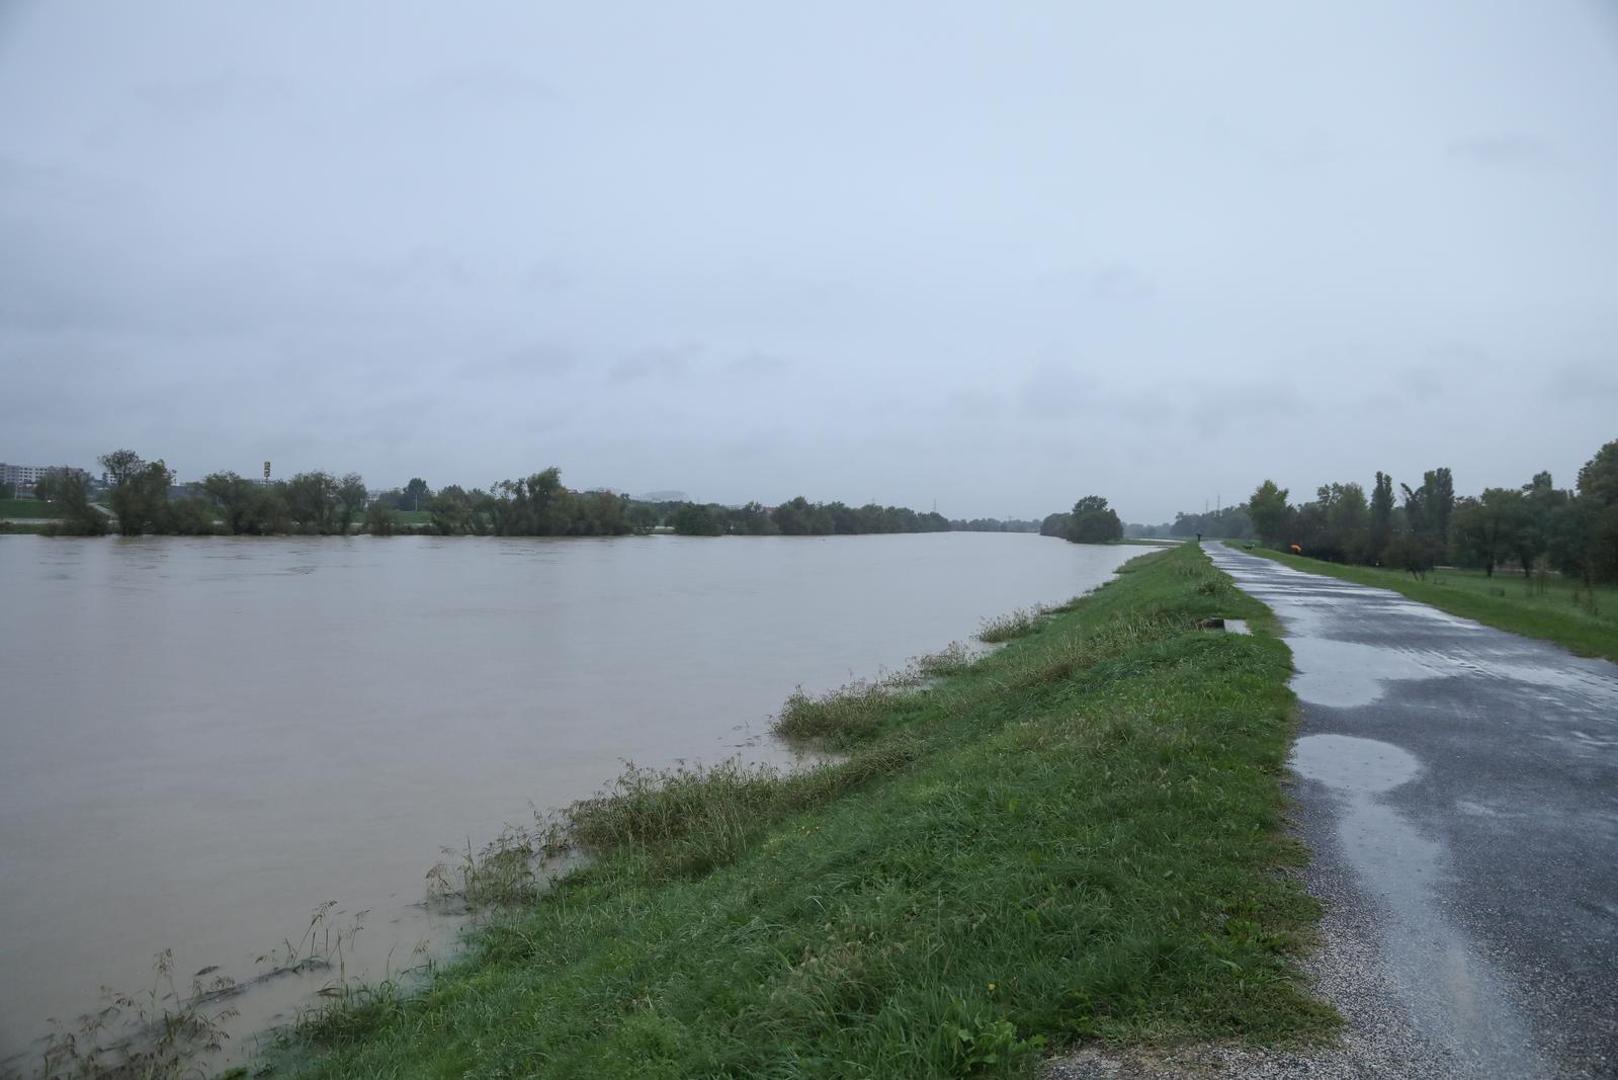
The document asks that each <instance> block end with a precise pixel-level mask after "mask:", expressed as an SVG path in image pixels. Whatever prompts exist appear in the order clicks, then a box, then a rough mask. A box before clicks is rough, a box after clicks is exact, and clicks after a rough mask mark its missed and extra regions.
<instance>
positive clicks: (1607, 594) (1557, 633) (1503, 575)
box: [1232, 541, 1618, 662]
mask: <svg viewBox="0 0 1618 1080" xmlns="http://www.w3.org/2000/svg"><path fill="white" fill-rule="evenodd" d="M1232 546H1233V547H1236V548H1238V549H1239V550H1243V551H1249V552H1251V553H1252V554H1254V555H1262V556H1264V557H1265V558H1267V559H1274V560H1275V561H1276V562H1278V563H1283V564H1285V565H1287V566H1290V567H1292V568H1293V569H1296V570H1306V571H1308V572H1310V573H1313V574H1326V575H1328V576H1330V577H1335V578H1341V579H1342V580H1344V581H1352V582H1354V583H1355V584H1357V585H1373V586H1376V587H1378V588H1383V589H1392V590H1394V591H1395V592H1399V593H1403V594H1404V595H1405V596H1408V597H1410V599H1412V600H1419V601H1420V602H1422V603H1424V604H1431V605H1432V606H1433V607H1435V608H1439V609H1440V610H1442V611H1447V612H1449V613H1450V614H1451V615H1459V616H1461V617H1462V618H1465V619H1474V620H1476V621H1477V622H1480V623H1483V624H1485V625H1487V626H1493V627H1496V628H1498V629H1500V630H1509V631H1511V632H1512V633H1514V634H1523V635H1525V636H1527V637H1537V638H1544V639H1545V640H1546V641H1554V642H1556V643H1557V644H1558V645H1561V646H1563V647H1564V648H1567V649H1569V650H1571V651H1573V652H1576V653H1578V654H1579V655H1580V656H1601V657H1605V658H1606V659H1608V660H1612V661H1615V662H1618V588H1612V587H1610V586H1605V587H1604V586H1597V587H1596V588H1594V589H1585V588H1584V587H1583V585H1582V584H1580V583H1579V582H1577V581H1575V580H1571V579H1568V578H1564V577H1562V576H1561V575H1559V574H1546V575H1535V576H1533V577H1527V578H1525V577H1523V576H1522V575H1521V574H1520V573H1518V574H1511V573H1507V572H1505V571H1503V570H1496V571H1495V573H1494V576H1493V577H1488V576H1486V575H1485V574H1484V573H1483V571H1481V570H1448V569H1446V570H1433V571H1431V572H1429V573H1428V574H1426V575H1425V576H1424V577H1422V578H1419V579H1418V578H1416V577H1414V576H1413V575H1411V574H1408V573H1406V572H1405V571H1403V570H1389V569H1384V568H1382V567H1375V566H1345V565H1343V564H1342V563H1331V562H1323V561H1321V560H1319V559H1311V558H1307V557H1305V556H1299V555H1291V554H1283V553H1282V552H1279V551H1274V550H1271V549H1269V548H1263V547H1256V546H1254V547H1249V546H1248V545H1246V544H1237V543H1235V542H1234V541H1232Z"/></svg>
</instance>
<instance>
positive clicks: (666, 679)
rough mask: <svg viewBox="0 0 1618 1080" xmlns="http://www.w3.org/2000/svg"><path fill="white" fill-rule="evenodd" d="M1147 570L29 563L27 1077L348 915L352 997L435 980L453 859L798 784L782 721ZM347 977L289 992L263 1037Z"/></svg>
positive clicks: (345, 554)
mask: <svg viewBox="0 0 1618 1080" xmlns="http://www.w3.org/2000/svg"><path fill="white" fill-rule="evenodd" d="M1137 551H1138V549H1135V548H1126V547H1080V546H1075V545H1072V544H1067V543H1063V542H1061V541H1058V540H1052V539H1046V538H1042V537H1037V536H1028V535H999V534H973V533H950V534H929V535H915V536H868V537H835V538H818V539H807V538H802V539H800V538H725V539H715V540H709V539H683V538H677V537H671V536H657V537H646V538H625V539H616V540H540V539H511V540H499V539H437V538H426V537H399V538H391V539H370V538H366V537H356V538H350V539H338V538H328V539H314V538H311V539H267V540H266V539H247V538H239V539H227V538H214V539H178V538H161V539H159V538H149V539H142V540H118V539H107V540H93V541H79V540H47V539H45V538H41V537H31V536H8V537H0V590H3V591H0V911H3V912H4V913H5V916H6V927H5V933H4V934H0V1062H5V1061H7V1060H10V1061H11V1062H12V1064H13V1065H14V1066H16V1067H22V1068H27V1067H29V1066H28V1062H27V1060H26V1058H19V1057H18V1055H32V1054H35V1053H37V1050H38V1044H37V1042H36V1040H37V1039H38V1038H39V1037H40V1036H41V1035H42V1034H44V1033H46V1032H47V1031H49V1030H50V1023H49V1019H50V1018H52V1017H56V1018H60V1019H61V1020H64V1021H66V1020H70V1019H71V1018H72V1017H74V1016H76V1015H78V1014H80V1013H83V1012H85V1011H86V1010H87V1009H90V1008H93V1007H95V1006H96V1005H97V1003H98V992H99V988H100V987H102V986H110V987H113V988H115V989H119V990H136V989H140V988H142V987H145V986H148V985H150V983H151V966H152V960H153V956H154V954H156V953H158V952H159V951H160V950H163V949H167V948H172V949H173V950H174V956H175V965H174V966H175V970H176V971H177V973H178V974H179V975H180V976H181V980H180V981H181V982H182V984H184V983H185V982H186V981H187V979H188V978H189V976H190V974H191V973H192V972H194V971H197V970H199V969H202V968H204V967H207V966H215V965H217V966H218V968H219V969H220V971H221V972H222V973H224V974H226V975H230V976H232V977H235V978H237V979H240V980H243V981H245V980H247V979H249V978H251V977H252V976H253V975H254V974H255V972H258V971H261V970H263V969H264V967H265V965H264V964H262V963H259V962H258V959H257V958H258V957H259V956H261V955H262V954H264V953H265V952H266V951H268V950H270V949H271V948H272V947H273V946H276V945H278V944H280V943H281V942H282V940H283V939H291V940H292V941H293V942H296V941H297V940H298V939H299V937H300V936H301V935H302V933H303V931H304V929H305V927H306V925H307V924H308V921H309V917H310V913H311V911H312V910H313V909H314V908H315V907H316V906H317V905H319V904H321V903H323V902H325V901H327V900H335V901H337V906H336V908H335V909H334V910H333V911H332V913H331V914H330V916H329V918H328V921H329V923H330V925H331V926H333V927H344V926H352V925H353V924H354V923H355V922H356V921H357V922H358V923H360V924H361V925H363V930H362V931H361V932H360V935H359V937H358V939H357V946H358V952H357V953H356V952H354V951H353V950H352V949H350V951H349V952H348V953H346V954H345V967H346V974H347V975H349V976H350V977H353V976H355V975H363V976H365V977H368V978H372V979H374V978H378V977H381V976H382V974H383V973H384V972H385V971H393V970H398V969H400V968H404V967H407V966H408V965H409V964H410V963H411V953H412V950H413V948H415V947H416V946H417V944H418V943H419V942H421V941H423V940H430V941H431V942H432V943H433V944H434V945H435V946H436V947H438V948H440V949H442V948H444V947H446V946H448V945H449V944H452V943H453V940H454V937H455V932H456V926H457V924H456V922H455V920H454V919H453V917H451V916H448V915H435V914H434V913H433V911H432V910H431V909H430V908H429V907H428V906H425V905H423V903H422V901H423V898H424V896H425V892H426V888H425V881H424V874H425V873H426V871H427V870H428V869H429V867H431V866H432V865H433V863H434V862H435V861H437V860H438V859H439V858H440V857H441V855H440V849H441V848H443V847H446V846H448V847H461V848H464V847H465V846H466V844H467V843H468V842H470V843H471V844H472V845H474V846H478V845H481V844H482V843H483V842H484V841H486V840H488V839H489V838H491V837H492V836H494V835H495V834H496V833H497V832H498V831H499V830H500V828H501V827H502V825H503V824H504V823H507V822H524V821H527V820H530V819H531V810H530V806H534V807H539V808H548V807H556V806H561V805H564V804H566V803H568V802H570V801H572V800H574V799H577V798H580V797H582V796H586V795H589V794H592V793H593V792H594V791H596V790H598V789H599V788H600V787H601V786H602V785H603V784H604V783H606V782H607V781H609V780H611V779H612V778H613V777H614V776H615V775H617V773H618V772H619V770H620V769H621V767H622V766H621V763H622V762H623V761H625V760H633V761H635V762H636V763H637V764H641V765H648V766H657V765H667V764H671V763H673V762H675V761H677V760H679V759H687V760H701V761H713V760H717V759H720V758H724V757H726V756H730V755H734V754H742V755H745V756H746V757H748V758H750V759H764V760H786V757H787V753H786V751H785V750H784V748H782V747H780V746H779V745H778V744H776V742H775V741H774V740H773V738H771V737H770V736H768V734H767V729H768V726H769V720H770V716H771V714H772V713H773V712H774V710H775V709H776V708H777V707H778V706H779V705H780V703H781V702H782V700H783V699H784V698H785V697H786V695H787V694H788V693H789V692H790V691H791V690H792V689H793V687H794V686H795V685H798V684H802V685H803V686H804V687H805V688H806V689H809V690H823V689H829V688H831V687H835V686H837V685H840V684H842V683H844V682H847V681H848V680H850V679H851V678H858V677H867V676H873V675H877V674H879V673H880V672H881V671H882V670H884V669H889V670H891V669H893V668H897V667H900V666H902V665H903V664H904V663H905V661H906V660H907V659H908V658H910V657H912V656H915V655H917V654H919V653H923V652H929V651H933V650H936V649H938V648H940V647H942V646H944V645H946V644H948V643H949V642H950V641H952V640H967V639H969V638H970V637H971V636H972V634H973V633H974V632H975V631H976V629H977V627H978V623H979V620H981V619H983V618H985V617H988V616H993V615H997V614H1001V613H1003V612H1006V611H1009V610H1011V609H1013V608H1016V607H1022V606H1027V605H1030V604H1034V603H1040V602H1057V601H1061V600H1065V599H1067V598H1068V597H1070V596H1073V595H1074V594H1076V593H1079V592H1083V591H1084V590H1086V589H1089V588H1091V587H1093V586H1095V585H1097V584H1098V583H1100V582H1101V581H1103V580H1104V579H1105V578H1106V577H1107V576H1108V575H1109V574H1110V573H1111V572H1112V571H1113V570H1114V569H1115V568H1116V567H1117V566H1118V565H1119V564H1120V563H1122V562H1123V561H1124V560H1125V559H1127V558H1129V557H1130V556H1132V555H1134V554H1136V553H1137ZM362 912H363V913H364V914H361V913H362ZM333 978H335V975H334V974H333V973H331V972H325V973H320V974H317V975H315V976H311V977H308V978H305V979H303V980H301V981H300V980H297V979H281V980H272V981H271V982H268V983H265V984H262V985H260V986H256V987H255V988H253V989H252V990H250V991H249V992H248V993H246V994H244V995H241V997H240V998H239V999H238V1002H237V1004H238V1007H239V1008H241V1009H242V1012H243V1019H242V1020H241V1021H239V1026H242V1027H244V1028H251V1027H262V1026H264V1025H265V1024H268V1023H273V1022H276V1021H277V1020H279V1019H282V1018H284V1017H285V1016H286V1015H287V1013H288V1010H290V1009H291V1008H293V1007H294V1006H296V1005H297V1004H298V1002H299V1000H300V999H305V998H306V997H307V995H308V994H309V993H310V992H311V991H312V990H314V989H315V988H317V987H318V986H319V985H320V983H321V982H322V981H325V982H330V981H331V980H332V979H333ZM241 1041H242V1040H241V1039H240V1038H239V1037H238V1038H237V1040H236V1042H237V1043H240V1042H241ZM0 1071H3V1068H0Z"/></svg>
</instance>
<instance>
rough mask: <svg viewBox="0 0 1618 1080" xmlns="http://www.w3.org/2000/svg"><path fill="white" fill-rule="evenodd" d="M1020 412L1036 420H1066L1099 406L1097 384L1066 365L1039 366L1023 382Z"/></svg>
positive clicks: (1087, 376) (1090, 412)
mask: <svg viewBox="0 0 1618 1080" xmlns="http://www.w3.org/2000/svg"><path fill="white" fill-rule="evenodd" d="M1020 402H1021V405H1022V413H1023V415H1024V416H1027V417H1029V418H1031V419H1035V420H1068V419H1072V418H1073V417H1076V416H1080V415H1083V414H1086V413H1089V414H1094V413H1096V412H1097V410H1098V408H1099V406H1100V394H1099V383H1098V382H1097V380H1096V379H1095V378H1094V377H1093V376H1090V375H1087V374H1084V373H1083V372H1080V371H1079V370H1077V369H1076V368H1074V367H1073V366H1071V365H1068V364H1055V363H1047V364H1041V365H1040V366H1039V367H1037V368H1035V369H1034V371H1033V372H1032V373H1031V374H1030V375H1029V376H1028V378H1027V379H1025V380H1024V381H1023V384H1022V389H1021V393H1020Z"/></svg>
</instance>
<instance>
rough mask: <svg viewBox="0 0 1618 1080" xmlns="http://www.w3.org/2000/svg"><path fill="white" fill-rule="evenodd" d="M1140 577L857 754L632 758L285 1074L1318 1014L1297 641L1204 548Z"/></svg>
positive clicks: (876, 704) (1248, 1029) (773, 1066)
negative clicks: (1307, 944)
mask: <svg viewBox="0 0 1618 1080" xmlns="http://www.w3.org/2000/svg"><path fill="white" fill-rule="evenodd" d="M1126 569H1127V571H1128V572H1127V573H1125V574H1123V575H1122V576H1121V577H1120V578H1119V579H1118V580H1117V581H1116V582H1114V583H1113V584H1111V585H1110V586H1108V587H1107V588H1104V589H1101V590H1098V591H1097V592H1095V593H1093V594H1092V595H1090V596H1088V597H1086V598H1084V599H1083V600H1082V601H1080V602H1079V603H1077V604H1076V605H1073V606H1072V607H1071V608H1070V610H1067V611H1065V612H1061V613H1055V614H1050V615H1047V616H1045V617H1044V618H1043V619H1042V621H1041V625H1040V628H1039V632H1038V633H1035V634H1032V635H1029V636H1027V637H1025V638H1022V639H1020V640H1018V641H1015V642H1013V643H1012V644H1011V645H1009V646H1008V647H1007V648H1005V649H1002V650H1000V651H998V652H996V653H993V654H990V655H988V656H986V657H984V658H982V659H980V660H978V661H977V662H976V663H973V664H972V665H970V666H969V667H967V668H966V669H965V670H961V671H958V672H956V673H954V674H950V675H947V676H944V677H942V678H939V679H937V680H935V681H934V682H933V683H932V684H930V685H926V686H923V687H921V688H919V689H916V690H913V691H912V692H909V693H903V694H898V693H894V694H887V695H883V696H879V697H873V698H871V700H869V701H865V702H862V703H861V704H859V705H858V706H857V707H856V706H850V707H849V708H850V709H851V710H852V712H851V713H850V715H858V716H859V720H858V722H857V723H855V724H854V725H852V727H850V728H843V727H839V726H837V725H829V727H828V729H829V737H830V738H831V739H833V740H841V741H842V742H843V744H844V745H846V746H848V747H850V748H851V750H850V753H849V756H848V758H847V759H846V760H844V761H840V762H835V763H830V764H826V765H822V766H819V767H816V768H814V769H810V770H807V771H804V772H797V773H786V774H782V773H777V772H774V771H771V770H765V769H758V768H752V767H747V766H742V765H738V764H730V765H725V766H721V767H719V768H716V769H710V770H696V769H685V770H675V771H673V772H662V773H655V772H639V771H636V772H631V773H630V774H628V775H627V776H626V777H624V778H623V779H622V780H621V781H620V782H619V784H618V785H617V787H616V788H614V789H612V790H610V791H608V792H605V793H603V795H602V796H601V797H599V798H598V799H596V800H591V801H588V802H586V803H584V804H581V805H580V806H577V807H574V808H573V809H572V810H571V811H570V812H569V814H568V815H567V817H568V832H569V834H570V835H571V837H572V840H573V842H574V843H577V844H580V845H583V846H585V847H586V848H587V849H588V850H590V851H591V852H593V854H594V858H593V860H592V861H591V862H590V863H589V865H588V866H586V867H585V868H583V869H581V870H578V871H576V872H574V873H572V874H570V875H568V876H567V877H565V878H564V879H563V880H562V881H560V882H559V883H558V884H557V885H556V886H555V887H554V888H552V889H551V890H549V891H547V892H545V893H543V894H541V895H539V896H538V897H537V898H535V899H533V900H532V901H530V902H528V903H525V904H521V905H517V906H515V907H512V908H510V909H508V910H507V911H505V913H504V914H502V915H500V916H498V917H497V918H495V919H494V920H493V921H492V922H491V923H490V924H489V925H487V926H486V927H484V928H482V929H481V930H479V931H478V933H477V934H476V935H475V936H474V937H473V939H472V940H471V943H470V948H469V950H468V952H467V954H466V955H465V956H464V957H463V958H462V959H460V960H459V961H457V962H455V963H454V964H452V965H450V966H449V967H447V968H445V969H442V970H441V971H440V972H439V973H438V974H437V975H436V976H435V977H434V978H433V979H432V980H431V981H430V983H429V984H428V985H427V987H426V988H425V989H424V990H423V991H422V992H421V993H419V994H418V995H415V996H410V997H401V996H399V995H396V994H392V993H386V994H378V995H376V999H375V1000H374V1001H371V1000H368V999H356V1001H358V1002H359V1004H356V1003H355V1002H350V1003H349V1004H347V1005H340V1006H337V1007H335V1008H334V1010H333V1011H331V1012H329V1013H326V1014H323V1015H322V1016H319V1017H317V1018H315V1019H313V1020H312V1021H311V1022H309V1023H307V1024H305V1025H304V1026H303V1027H302V1028H300V1029H299V1030H298V1031H297V1032H295V1033H294V1034H293V1035H292V1036H291V1037H290V1039H289V1042H288V1044H287V1045H286V1047H285V1048H284V1049H283V1051H282V1052H281V1053H280V1054H279V1055H278V1056H277V1057H276V1058H275V1059H274V1060H273V1062H272V1068H273V1069H274V1071H275V1073H276V1075H282V1076H295V1077H310V1078H313V1077H321V1078H338V1077H373V1076H395V1077H403V1076H434V1077H437V1076H442V1077H451V1076H456V1077H458V1076H465V1075H478V1076H517V1075H522V1076H581V1077H582V1076H589V1077H688V1076H764V1077H770V1076H775V1077H789V1076H828V1077H829V1076H837V1077H934V1076H968V1075H994V1076H1026V1075H1031V1074H1032V1073H1033V1072H1034V1070H1035V1069H1036V1068H1037V1066H1038V1062H1039V1059H1040V1056H1041V1054H1042V1052H1043V1050H1044V1049H1045V1048H1048V1047H1057V1046H1060V1045H1062V1044H1064V1043H1067V1042H1071V1041H1074V1040H1085V1039H1101V1040H1109V1041H1129V1042H1143V1041H1144V1042H1156V1043H1165V1042H1178V1041H1184V1040H1194V1039H1214V1038H1217V1039H1239V1040H1245V1041H1250V1042H1261V1043H1271V1042H1287V1041H1293V1040H1299V1039H1309V1038H1314V1037H1319V1036H1321V1035H1323V1034H1325V1033H1327V1032H1329V1031H1330V1030H1332V1028H1333V1026H1334V1024H1335V1022H1336V1021H1335V1017H1334V1014H1332V1013H1331V1012H1330V1011H1329V1010H1328V1009H1326V1008H1325V1007H1324V1006H1322V1005H1320V1004H1318V1003H1316V1002H1315V1001H1313V1000H1312V999H1311V998H1310V997H1309V996H1308V995H1307V993H1306V992H1305V990H1304V988H1303V986H1302V984H1301V982H1300V979H1299V977H1298V975H1297V973H1296V971H1295V968H1294V964H1293V954H1294V953H1295V951H1296V950H1297V949H1298V948H1299V947H1300V944H1301V943H1302V942H1304V941H1305V940H1306V938H1307V936H1308V934H1309V933H1310V929H1311V926H1312V923H1313V920H1314V918H1315V916H1316V911H1315V908H1314V905H1313V904H1312V902H1311V901H1310V900H1309V898H1308V897H1307V895H1306V894H1304V893H1303V891H1302V889H1301V888H1300V887H1299V885H1298V884H1297V882H1296V880H1295V879H1294V877H1293V876H1291V875H1289V874H1288V873H1286V868H1287V867H1289V866H1293V865H1296V864H1297V863H1299V862H1300V861H1301V860H1302V857H1303V855H1302V852H1301V850H1300V849H1299V848H1298V846H1297V845H1296V844H1295V843H1293V842H1292V841H1290V840H1288V839H1287V838H1286V836H1285V833H1284V830H1283V812H1284V800H1283V796H1282V792H1281V787H1280V779H1281V776H1282V775H1283V770H1284V762H1285V757H1286V752H1287V747H1288V744H1289V741H1290V732H1291V715H1292V709H1293V699H1292V697H1291V694H1290V693H1289V691H1288V690H1287V685H1286V684H1287V679H1288V676H1289V675H1290V668H1291V665H1290V658H1289V655H1288V653H1287V651H1286V649H1285V647H1284V646H1283V645H1282V644H1281V643H1280V641H1279V640H1277V639H1276V638H1274V637H1273V636H1270V635H1269V634H1268V633H1267V632H1265V628H1266V625H1267V624H1266V621H1265V619H1264V615H1265V611H1264V609H1263V608H1262V607H1261V606H1260V605H1259V604H1257V603H1256V602H1255V601H1253V600H1251V599H1250V598H1248V597H1246V596H1245V595H1243V594H1241V593H1240V592H1238V591H1236V590H1233V589H1230V588H1228V587H1224V586H1227V585H1228V579H1225V578H1224V576H1223V575H1222V574H1219V573H1218V572H1217V571H1215V570H1214V569H1213V568H1212V567H1211V565H1209V564H1208V563H1207V561H1206V559H1205V557H1204V556H1203V555H1202V554H1201V552H1199V551H1197V550H1196V549H1195V548H1193V547H1184V548H1179V549H1174V550H1170V551H1166V552H1163V553H1159V554H1153V555H1150V556H1146V557H1144V558H1143V559H1139V560H1136V561H1135V562H1133V563H1131V564H1130V565H1129V567H1127V568H1126ZM1215 615H1224V616H1232V617H1241V618H1247V619H1249V620H1250V621H1252V622H1253V623H1254V624H1256V628H1257V629H1258V630H1259V633H1256V634H1254V635H1251V636H1247V635H1225V634H1222V633H1210V632H1207V631H1201V630H1198V629H1196V624H1197V622H1198V621H1199V620H1201V619H1205V618H1208V617H1210V616H1215ZM828 708H830V709H833V710H835V709H836V708H840V706H828ZM864 710H870V711H871V712H872V713H873V714H875V713H881V712H883V711H884V710H885V711H886V716H885V717H879V718H877V719H874V720H868V719H867V718H866V717H865V715H864Z"/></svg>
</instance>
